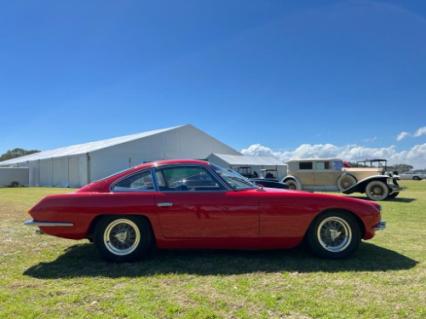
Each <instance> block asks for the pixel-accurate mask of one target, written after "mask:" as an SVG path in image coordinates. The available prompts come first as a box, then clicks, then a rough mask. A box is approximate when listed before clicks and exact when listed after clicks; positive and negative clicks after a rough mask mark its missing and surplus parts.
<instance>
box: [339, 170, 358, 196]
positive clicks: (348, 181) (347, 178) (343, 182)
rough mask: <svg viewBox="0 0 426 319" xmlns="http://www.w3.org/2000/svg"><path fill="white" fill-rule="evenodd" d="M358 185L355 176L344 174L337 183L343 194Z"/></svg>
mask: <svg viewBox="0 0 426 319" xmlns="http://www.w3.org/2000/svg"><path fill="white" fill-rule="evenodd" d="M356 183H357V180H356V178H355V177H354V176H352V175H349V174H343V175H342V176H340V178H339V180H338V181H337V186H338V187H339V189H340V191H341V192H343V191H344V190H346V189H348V188H350V187H352V186H354V185H355V184H356Z"/></svg>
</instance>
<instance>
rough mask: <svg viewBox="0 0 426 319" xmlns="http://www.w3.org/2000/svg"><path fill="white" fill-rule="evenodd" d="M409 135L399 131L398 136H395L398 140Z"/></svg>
mask: <svg viewBox="0 0 426 319" xmlns="http://www.w3.org/2000/svg"><path fill="white" fill-rule="evenodd" d="M409 136H410V133H408V132H405V131H402V132H401V133H399V134H398V136H397V137H396V140H397V141H398V142H399V141H402V140H403V139H404V138H406V137H409Z"/></svg>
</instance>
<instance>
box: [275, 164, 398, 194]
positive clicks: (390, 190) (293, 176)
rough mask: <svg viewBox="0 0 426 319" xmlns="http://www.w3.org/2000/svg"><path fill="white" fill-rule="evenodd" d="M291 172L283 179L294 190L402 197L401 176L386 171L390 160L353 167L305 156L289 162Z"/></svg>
mask: <svg viewBox="0 0 426 319" xmlns="http://www.w3.org/2000/svg"><path fill="white" fill-rule="evenodd" d="M287 165H288V175H287V176H286V177H285V178H284V179H283V180H282V182H283V183H286V184H287V185H288V186H289V188H290V189H300V190H309V191H329V192H342V193H344V194H351V193H356V192H358V193H365V194H366V195H367V197H368V198H370V199H372V200H376V201H378V200H384V199H388V198H395V197H397V196H398V194H399V191H400V187H399V185H398V179H399V177H398V176H396V175H392V174H391V173H388V172H386V160H369V161H363V162H362V163H360V165H358V167H349V166H348V165H345V162H344V161H343V160H341V159H336V158H333V159H303V160H291V161H289V162H288V163H287Z"/></svg>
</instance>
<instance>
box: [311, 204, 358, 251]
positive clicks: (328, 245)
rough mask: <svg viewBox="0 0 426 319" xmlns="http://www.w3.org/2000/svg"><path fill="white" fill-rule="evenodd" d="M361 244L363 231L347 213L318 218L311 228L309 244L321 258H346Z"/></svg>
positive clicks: (328, 213)
mask: <svg viewBox="0 0 426 319" xmlns="http://www.w3.org/2000/svg"><path fill="white" fill-rule="evenodd" d="M360 242H361V231H360V227H359V224H358V222H357V220H356V219H355V217H354V216H352V215H351V214H350V213H345V212H327V213H324V214H322V215H320V216H319V217H317V218H316V219H315V220H314V222H313V223H312V225H311V227H310V228H309V231H308V234H307V243H308V245H309V248H310V249H311V250H312V252H313V253H314V254H316V255H318V256H319V257H325V258H334V259H339V258H345V257H348V256H350V255H351V254H352V253H353V252H354V251H355V250H356V249H357V248H358V246H359V243H360Z"/></svg>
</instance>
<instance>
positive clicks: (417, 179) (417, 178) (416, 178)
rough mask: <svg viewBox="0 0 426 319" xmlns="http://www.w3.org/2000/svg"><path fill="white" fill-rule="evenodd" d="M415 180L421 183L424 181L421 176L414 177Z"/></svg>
mask: <svg viewBox="0 0 426 319" xmlns="http://www.w3.org/2000/svg"><path fill="white" fill-rule="evenodd" d="M413 180H415V181H421V180H422V179H421V178H420V177H419V176H413Z"/></svg>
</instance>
